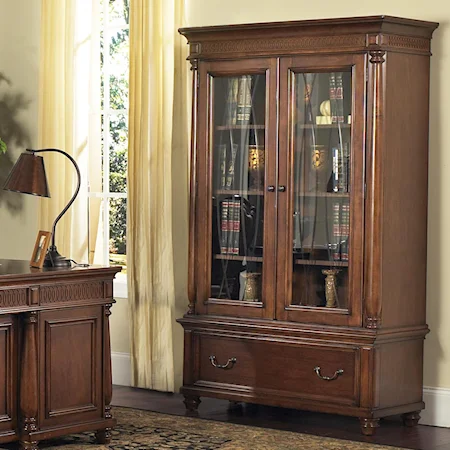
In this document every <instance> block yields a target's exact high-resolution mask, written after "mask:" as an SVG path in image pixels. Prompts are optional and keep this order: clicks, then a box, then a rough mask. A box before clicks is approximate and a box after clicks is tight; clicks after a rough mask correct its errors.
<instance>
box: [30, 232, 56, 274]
mask: <svg viewBox="0 0 450 450" xmlns="http://www.w3.org/2000/svg"><path fill="white" fill-rule="evenodd" d="M51 235H52V233H50V231H42V230H40V231H39V233H38V234H37V237H36V243H35V244H34V250H33V254H32V255H31V260H30V267H36V268H38V269H42V267H43V265H44V259H45V255H46V254H47V249H48V246H49V245H50V237H51Z"/></svg>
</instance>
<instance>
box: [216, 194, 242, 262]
mask: <svg viewBox="0 0 450 450" xmlns="http://www.w3.org/2000/svg"><path fill="white" fill-rule="evenodd" d="M240 212H241V200H240V199H236V200H224V201H223V202H222V218H221V224H220V229H221V236H220V253H221V254H222V255H239V234H240V232H241V217H240V216H241V214H240Z"/></svg>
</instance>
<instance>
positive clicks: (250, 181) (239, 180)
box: [211, 75, 266, 302]
mask: <svg viewBox="0 0 450 450" xmlns="http://www.w3.org/2000/svg"><path fill="white" fill-rule="evenodd" d="M212 86H213V117H212V129H213V140H212V143H211V146H212V148H211V154H212V155H213V174H212V178H213V179H212V184H213V197H212V212H213V218H212V255H213V259H212V272H211V297H214V298H221V299H230V300H242V301H257V302H261V301H262V295H263V293H262V288H261V287H262V271H263V234H264V226H263V225H264V180H265V166H264V160H265V147H264V135H265V102H266V98H265V91H266V80H265V76H264V75H240V76H233V77H216V78H214V79H213V85H212Z"/></svg>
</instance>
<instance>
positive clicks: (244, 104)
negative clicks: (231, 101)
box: [236, 75, 252, 125]
mask: <svg viewBox="0 0 450 450" xmlns="http://www.w3.org/2000/svg"><path fill="white" fill-rule="evenodd" d="M251 112H252V77H251V75H242V76H241V77H240V78H239V85H238V95H237V113H236V124H238V125H246V124H248V123H249V122H250V115H251Z"/></svg>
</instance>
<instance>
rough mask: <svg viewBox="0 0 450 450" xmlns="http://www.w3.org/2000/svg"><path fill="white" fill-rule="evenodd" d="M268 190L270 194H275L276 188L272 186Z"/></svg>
mask: <svg viewBox="0 0 450 450" xmlns="http://www.w3.org/2000/svg"><path fill="white" fill-rule="evenodd" d="M267 190H268V191H269V192H275V186H272V185H270V186H267Z"/></svg>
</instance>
